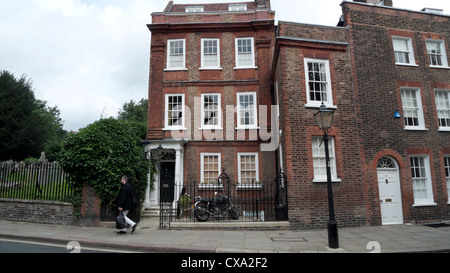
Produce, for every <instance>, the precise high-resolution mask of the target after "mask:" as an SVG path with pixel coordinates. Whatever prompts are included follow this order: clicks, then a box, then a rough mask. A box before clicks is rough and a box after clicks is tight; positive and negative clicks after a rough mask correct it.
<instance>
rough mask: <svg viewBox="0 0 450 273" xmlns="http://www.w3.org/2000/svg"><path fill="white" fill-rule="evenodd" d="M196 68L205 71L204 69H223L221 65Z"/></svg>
mask: <svg viewBox="0 0 450 273" xmlns="http://www.w3.org/2000/svg"><path fill="white" fill-rule="evenodd" d="M198 70H200V71H205V70H223V68H222V67H200V68H199V69H198Z"/></svg>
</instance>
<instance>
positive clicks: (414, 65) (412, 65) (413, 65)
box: [395, 63, 419, 67]
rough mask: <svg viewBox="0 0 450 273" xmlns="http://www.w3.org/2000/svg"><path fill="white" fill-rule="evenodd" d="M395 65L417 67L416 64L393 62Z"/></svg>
mask: <svg viewBox="0 0 450 273" xmlns="http://www.w3.org/2000/svg"><path fill="white" fill-rule="evenodd" d="M395 65H398V66H409V67H419V65H417V64H402V63H395Z"/></svg>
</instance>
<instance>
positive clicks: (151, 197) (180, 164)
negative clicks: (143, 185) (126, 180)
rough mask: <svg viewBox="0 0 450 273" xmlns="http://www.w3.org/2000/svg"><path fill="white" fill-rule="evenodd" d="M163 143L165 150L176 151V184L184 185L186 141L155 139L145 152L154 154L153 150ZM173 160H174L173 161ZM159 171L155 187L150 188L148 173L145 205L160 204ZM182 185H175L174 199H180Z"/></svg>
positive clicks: (147, 206)
mask: <svg viewBox="0 0 450 273" xmlns="http://www.w3.org/2000/svg"><path fill="white" fill-rule="evenodd" d="M159 145H161V146H162V147H163V149H164V150H174V151H175V177H174V179H175V185H183V180H184V179H183V177H184V145H185V142H184V141H155V142H152V143H150V144H148V145H147V146H146V147H145V152H146V153H150V155H151V154H152V150H153V151H156V150H157V148H158V146H159ZM172 162H173V161H172ZM159 182H160V181H159V173H158V174H157V175H155V184H154V186H155V189H154V190H151V189H150V174H149V175H148V186H147V191H146V194H145V201H144V207H145V208H150V207H152V206H159V205H160V204H159ZM180 188H181V187H177V186H175V192H174V195H175V196H174V197H175V198H174V200H175V201H177V200H178V196H179V195H180V191H181V189H180ZM175 201H174V204H173V206H174V207H176V202H175Z"/></svg>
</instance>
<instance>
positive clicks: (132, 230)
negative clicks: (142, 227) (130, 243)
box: [131, 224, 137, 233]
mask: <svg viewBox="0 0 450 273" xmlns="http://www.w3.org/2000/svg"><path fill="white" fill-rule="evenodd" d="M136 227H137V224H134V226H133V228H132V229H131V233H133V232H134V230H135V229H136Z"/></svg>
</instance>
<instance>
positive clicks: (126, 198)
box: [117, 175, 137, 234]
mask: <svg viewBox="0 0 450 273" xmlns="http://www.w3.org/2000/svg"><path fill="white" fill-rule="evenodd" d="M129 181H130V179H129V178H128V176H126V175H125V176H123V177H122V181H121V183H122V188H121V189H120V192H119V197H118V201H119V202H118V205H119V211H121V212H122V213H123V216H125V222H126V223H127V224H129V225H130V226H131V227H132V229H131V233H133V232H134V230H135V229H136V227H137V224H136V223H135V222H133V221H132V220H131V219H130V218H128V217H127V214H128V212H130V209H131V207H132V206H133V191H132V189H131V185H130V184H129V183H128V182H129ZM117 233H118V234H126V233H127V228H126V227H125V228H123V229H121V230H120V231H118V232H117Z"/></svg>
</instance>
